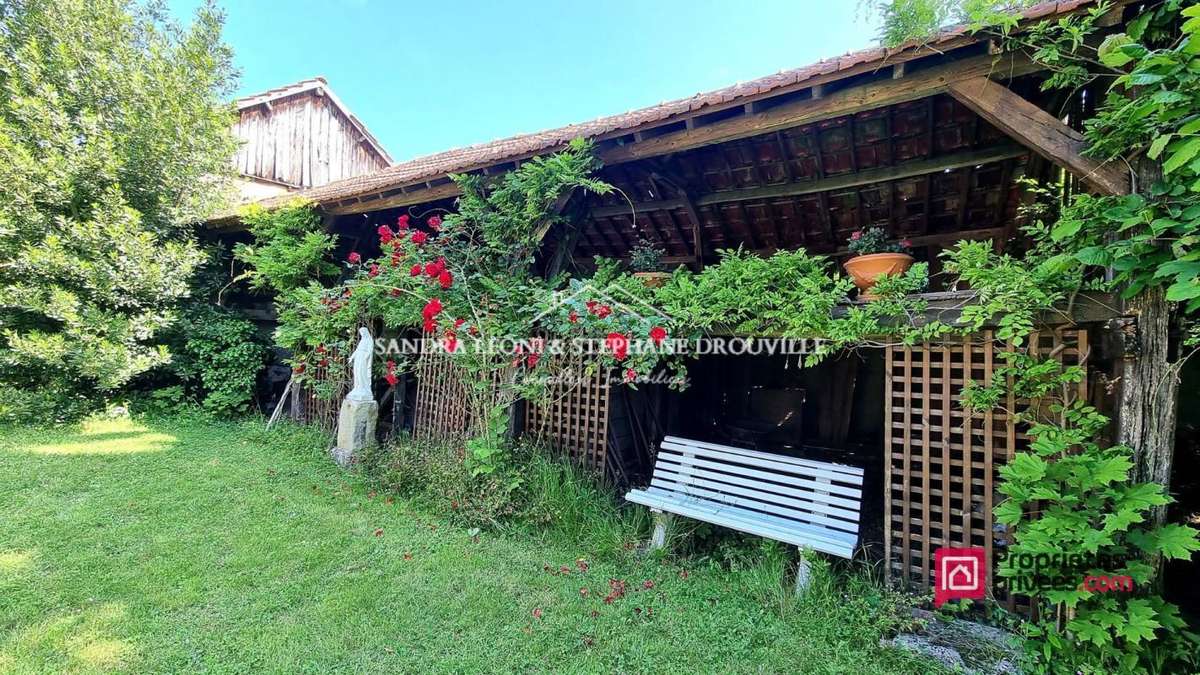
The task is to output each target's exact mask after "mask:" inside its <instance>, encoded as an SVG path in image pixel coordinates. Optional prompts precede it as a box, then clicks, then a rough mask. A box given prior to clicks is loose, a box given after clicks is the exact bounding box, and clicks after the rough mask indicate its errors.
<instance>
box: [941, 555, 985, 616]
mask: <svg viewBox="0 0 1200 675" xmlns="http://www.w3.org/2000/svg"><path fill="white" fill-rule="evenodd" d="M933 561H934V576H935V579H934V588H933V604H934V605H935V606H937V607H941V606H942V604H943V603H945V602H946V601H947V600H955V599H958V598H967V599H971V600H978V599H981V598H983V596H984V594H985V593H986V592H987V571H988V565H987V560H986V553H985V552H984V549H983V548H981V547H972V548H952V547H949V546H942V547H939V548H938V549H937V550H936V551H934V553H933Z"/></svg>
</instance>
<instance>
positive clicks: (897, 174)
mask: <svg viewBox="0 0 1200 675" xmlns="http://www.w3.org/2000/svg"><path fill="white" fill-rule="evenodd" d="M1026 153H1027V151H1026V150H1025V149H1024V148H1022V147H1019V146H1016V145H1011V144H1006V145H1002V146H998V147H994V148H987V149H985V150H968V151H966V152H958V153H954V154H952V155H945V156H944V157H935V158H933V159H920V160H917V161H914V162H904V163H902V164H897V165H895V166H885V167H880V168H877V169H867V170H866V171H859V172H858V173H848V174H842V175H838V176H830V177H829V178H822V179H820V180H814V181H809V182H807V183H793V184H791V185H768V186H766V187H761V188H747V189H745V190H729V191H727V192H714V193H712V194H707V195H700V196H698V197H695V198H694V199H693V201H694V202H695V204H696V206H708V205H710V204H724V203H727V202H743V201H752V200H759V199H772V198H775V197H798V196H801V195H810V194H814V193H818V192H829V191H831V190H848V189H850V188H856V187H861V186H863V185H869V184H871V183H883V182H887V181H895V180H903V179H905V178H914V177H916V176H923V175H925V174H931V173H937V172H939V171H946V170H952V169H961V168H963V167H966V166H976V165H980V164H990V163H992V162H999V161H1003V160H1006V159H1012V158H1013V157H1020V156H1021V155H1024V154H1026Z"/></svg>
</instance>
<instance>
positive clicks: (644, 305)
mask: <svg viewBox="0 0 1200 675" xmlns="http://www.w3.org/2000/svg"><path fill="white" fill-rule="evenodd" d="M587 300H592V301H595V302H599V303H601V304H603V305H605V306H606V307H608V308H609V311H615V312H617V313H619V314H625V315H629V316H632V317H635V318H638V319H659V320H663V321H670V320H671V317H670V316H668V315H667V314H666V313H665V312H663V311H662V310H660V309H658V308H657V307H655V306H654V305H652V304H650V303H648V302H646V301H645V300H642V299H641V298H639V297H637V296H635V295H633V294H632V293H630V292H629V291H627V290H625V289H624V288H621V287H620V286H618V285H616V284H609V285H608V286H606V287H604V288H597V287H596V286H593V285H592V284H591V283H589V282H584V281H578V280H574V279H572V280H571V282H570V285H569V287H568V288H565V289H563V290H561V291H558V292H557V293H555V294H554V297H553V300H552V301H551V303H550V306H549V307H547V308H546V309H544V310H542V311H541V312H539V313H538V314H536V315H535V316H534V317H533V319H534V321H539V320H541V319H543V318H545V317H546V316H547V315H550V314H554V313H557V312H559V311H561V310H563V309H571V308H573V307H574V308H576V309H580V311H582V309H581V308H582V307H583V306H584V304H585V301H587Z"/></svg>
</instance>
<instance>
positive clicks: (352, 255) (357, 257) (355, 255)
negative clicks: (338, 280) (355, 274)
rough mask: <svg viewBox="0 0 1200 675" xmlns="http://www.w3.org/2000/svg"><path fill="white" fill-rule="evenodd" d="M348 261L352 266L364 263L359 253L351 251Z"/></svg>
mask: <svg viewBox="0 0 1200 675" xmlns="http://www.w3.org/2000/svg"><path fill="white" fill-rule="evenodd" d="M346 260H349V261H350V264H351V265H357V264H358V263H359V262H360V261H362V256H361V255H359V254H358V251H351V252H350V255H348V256H346Z"/></svg>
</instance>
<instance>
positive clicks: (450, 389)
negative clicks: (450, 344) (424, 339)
mask: <svg viewBox="0 0 1200 675" xmlns="http://www.w3.org/2000/svg"><path fill="white" fill-rule="evenodd" d="M415 374H416V377H417V398H416V401H415V403H414V413H413V436H414V437H416V438H434V439H448V438H458V437H461V436H462V435H463V434H464V433H466V431H467V424H468V422H469V417H468V414H467V407H466V405H465V404H464V402H465V400H466V395H465V391H464V386H465V385H464V383H463V372H462V368H461V367H460V366H458V365H457V364H455V363H454V359H453V357H451V356H450V355H448V354H424V355H422V356H421V358H420V359H418V360H417V364H416V368H415Z"/></svg>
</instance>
